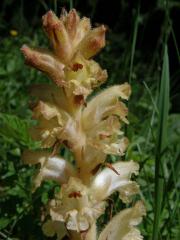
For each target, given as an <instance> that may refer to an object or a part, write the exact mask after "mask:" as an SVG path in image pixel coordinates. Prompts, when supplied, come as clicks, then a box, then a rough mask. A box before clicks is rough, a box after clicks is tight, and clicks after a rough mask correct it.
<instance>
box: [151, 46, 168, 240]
mask: <svg viewBox="0 0 180 240" xmlns="http://www.w3.org/2000/svg"><path fill="white" fill-rule="evenodd" d="M169 78H170V77H169V58H168V49H167V45H166V44H165V49H164V56H163V68H162V75H161V83H160V93H159V106H158V108H159V116H158V117H159V121H158V132H157V144H156V159H155V203H154V209H155V210H154V225H153V237H152V239H153V240H158V239H159V232H160V231H159V230H160V223H161V212H162V200H163V189H164V179H163V152H164V150H165V148H166V146H167V119H168V111H169Z"/></svg>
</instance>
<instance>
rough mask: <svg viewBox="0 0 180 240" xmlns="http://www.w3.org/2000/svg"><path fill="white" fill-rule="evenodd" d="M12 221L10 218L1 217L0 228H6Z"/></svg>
mask: <svg viewBox="0 0 180 240" xmlns="http://www.w3.org/2000/svg"><path fill="white" fill-rule="evenodd" d="M10 222H11V220H10V219H9V218H5V217H4V218H3V217H2V218H0V230H2V229H4V228H5V227H7V225H8V224H9V223H10Z"/></svg>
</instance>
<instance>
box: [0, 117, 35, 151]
mask: <svg viewBox="0 0 180 240" xmlns="http://www.w3.org/2000/svg"><path fill="white" fill-rule="evenodd" d="M29 127H30V123H28V121H27V120H24V119H21V118H19V117H17V116H15V115H10V114H4V113H0V135H1V136H3V137H4V138H5V139H6V141H8V142H11V143H15V145H16V144H18V145H22V146H26V147H29V148H34V147H36V146H37V145H38V144H37V143H36V142H34V141H33V140H32V139H31V137H30V135H29V132H28V129H29Z"/></svg>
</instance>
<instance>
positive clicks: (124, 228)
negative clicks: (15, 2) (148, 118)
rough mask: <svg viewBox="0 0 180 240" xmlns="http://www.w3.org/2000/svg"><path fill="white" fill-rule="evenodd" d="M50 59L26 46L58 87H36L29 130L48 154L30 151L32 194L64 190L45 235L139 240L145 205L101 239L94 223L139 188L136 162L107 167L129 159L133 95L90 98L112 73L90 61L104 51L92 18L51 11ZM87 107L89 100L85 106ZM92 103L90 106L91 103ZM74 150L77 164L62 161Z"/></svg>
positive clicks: (119, 89)
mask: <svg viewBox="0 0 180 240" xmlns="http://www.w3.org/2000/svg"><path fill="white" fill-rule="evenodd" d="M42 21H43V28H44V30H45V32H46V34H47V36H48V38H49V40H50V42H51V45H52V52H50V51H45V50H39V49H33V48H30V47H28V46H26V45H23V47H22V49H21V50H22V52H23V54H24V56H25V61H26V63H27V64H28V65H30V66H32V67H34V68H36V69H38V70H40V71H41V72H43V73H45V74H46V75H47V76H48V77H49V78H50V79H51V80H52V84H39V85H35V86H32V88H31V91H30V93H31V95H32V97H33V98H34V99H35V102H34V104H33V105H32V117H33V118H34V119H35V120H37V124H36V125H35V126H33V127H32V128H31V129H30V134H31V136H32V137H33V139H34V140H37V141H40V142H41V148H42V149H43V150H38V151H31V150H26V151H24V153H23V156H22V159H23V161H24V163H26V164H30V165H34V164H39V171H38V173H37V175H36V176H35V178H34V190H35V189H36V188H37V187H39V186H40V185H41V183H42V181H44V180H49V179H51V180H54V181H56V182H57V184H59V185H60V186H61V190H60V191H59V193H56V195H55V197H54V199H51V201H50V202H49V204H48V206H47V211H48V214H49V219H46V221H45V223H44V224H43V227H42V229H43V232H44V234H45V235H47V236H49V237H52V236H54V235H56V236H57V239H59V240H60V239H62V238H63V237H65V236H66V237H67V238H68V239H72V240H97V239H99V240H107V239H109V240H118V239H121V240H128V239H129V240H130V239H134V240H139V239H142V236H141V235H140V232H139V230H138V229H137V228H136V225H137V224H138V223H139V222H140V221H141V218H142V216H143V215H144V214H145V210H144V206H143V203H142V202H141V201H140V202H137V203H136V204H135V205H134V206H133V207H132V208H129V209H125V210H123V211H121V212H120V213H119V214H118V215H117V216H115V217H113V218H112V220H111V221H110V222H109V224H108V225H107V226H106V227H105V228H104V230H103V231H102V232H101V233H100V235H99V238H98V236H97V232H96V231H97V230H96V220H97V219H98V218H99V216H101V215H102V214H103V213H104V211H105V207H106V199H107V198H108V197H109V196H110V195H111V194H112V193H114V192H119V197H120V199H121V200H122V201H123V202H124V203H130V202H131V200H132V197H133V195H135V194H137V193H138V192H139V186H138V184H137V183H136V182H135V181H132V180H131V177H132V175H133V174H134V175H137V174H138V171H139V166H138V164H137V163H135V162H134V161H132V160H131V161H124V162H123V161H117V162H115V163H113V164H110V163H107V162H106V157H107V155H109V154H113V155H117V156H119V157H121V156H123V155H124V154H125V151H126V148H127V146H128V139H127V138H126V137H125V136H124V132H123V130H122V127H123V124H128V123H129V122H128V120H127V114H128V109H127V107H126V105H125V101H127V100H128V99H129V96H130V94H131V87H130V85H129V84H128V83H124V84H121V85H115V86H111V87H109V88H107V89H105V90H103V91H101V92H100V93H98V94H97V95H96V96H94V97H90V98H87V97H88V96H89V95H90V94H91V93H92V92H93V90H94V89H95V88H96V87H98V86H100V85H101V84H102V83H104V82H105V81H106V79H107V72H106V70H103V69H101V67H100V65H99V64H98V63H96V62H95V61H94V60H92V59H91V58H92V57H93V56H94V55H95V54H96V53H98V52H99V51H100V49H101V48H102V47H104V45H105V27H104V26H100V27H97V28H94V29H93V28H91V24H90V20H89V19H88V18H85V17H84V18H82V19H80V17H79V15H78V14H77V12H76V10H75V9H72V10H71V11H70V12H69V13H67V12H66V11H65V10H64V9H63V11H62V14H61V16H60V18H58V17H57V16H56V15H55V14H54V13H53V12H52V11H49V12H48V13H47V14H45V15H44V16H43V18H42ZM87 99H88V100H87ZM89 99H90V100H89ZM62 147H63V148H64V147H66V148H69V150H70V151H71V153H72V155H73V157H74V162H75V163H74V164H72V163H71V162H70V160H68V159H65V158H63V157H60V156H59V148H62Z"/></svg>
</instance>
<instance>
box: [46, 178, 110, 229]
mask: <svg viewBox="0 0 180 240" xmlns="http://www.w3.org/2000/svg"><path fill="white" fill-rule="evenodd" d="M104 209H105V202H103V201H101V202H98V201H96V199H95V198H94V196H93V194H92V193H91V192H90V191H89V188H88V187H87V186H86V185H84V184H83V183H82V182H81V180H80V179H79V178H74V177H71V178H70V179H69V181H68V183H67V184H63V185H62V188H61V191H60V194H59V195H58V196H56V199H55V200H52V201H51V207H50V215H51V217H52V220H53V221H61V222H65V225H66V227H67V229H69V230H74V231H77V232H81V231H87V230H88V229H89V228H90V227H91V225H92V224H93V223H94V222H95V221H96V219H97V218H98V217H99V216H100V215H101V214H102V213H103V212H104Z"/></svg>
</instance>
